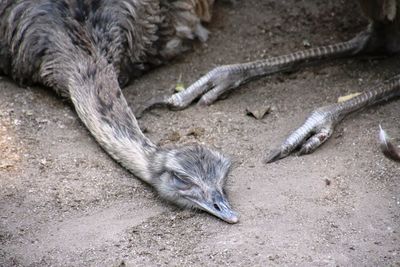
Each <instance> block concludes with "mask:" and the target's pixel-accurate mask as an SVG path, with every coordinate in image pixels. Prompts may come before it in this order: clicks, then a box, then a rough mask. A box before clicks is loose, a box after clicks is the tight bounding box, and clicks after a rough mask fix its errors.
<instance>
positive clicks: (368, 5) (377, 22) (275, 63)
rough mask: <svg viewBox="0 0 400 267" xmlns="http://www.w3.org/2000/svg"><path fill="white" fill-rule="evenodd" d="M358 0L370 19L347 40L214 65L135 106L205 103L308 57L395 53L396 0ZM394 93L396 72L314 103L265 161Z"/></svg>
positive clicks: (385, 143)
mask: <svg viewBox="0 0 400 267" xmlns="http://www.w3.org/2000/svg"><path fill="white" fill-rule="evenodd" d="M358 2H359V4H360V7H361V9H362V11H363V12H364V14H365V16H366V17H367V18H368V19H369V21H370V23H369V26H368V27H367V29H366V30H364V31H362V32H361V33H359V34H358V35H357V36H355V37H354V38H352V39H351V40H348V41H346V42H342V43H338V44H333V45H328V46H322V47H317V48H312V49H309V50H304V51H299V52H295V53H291V54H287V55H283V56H278V57H272V58H269V59H266V60H259V61H255V62H249V63H244V64H233V65H226V66H220V67H217V68H215V69H213V70H212V71H210V72H209V73H207V74H206V75H204V76H203V77H201V78H200V79H199V80H198V81H196V82H195V83H193V84H192V85H191V86H190V87H188V88H187V89H186V90H184V91H182V92H179V93H176V94H174V95H172V96H167V97H158V98H156V99H152V100H150V101H149V102H148V103H146V105H144V107H143V108H142V109H141V110H140V111H141V112H142V111H144V110H146V109H148V108H151V107H152V106H154V105H166V106H168V107H171V108H174V109H184V108H186V107H188V106H189V105H190V104H191V103H192V102H193V101H194V100H195V99H198V98H200V100H199V102H198V103H199V104H201V105H210V104H212V103H213V102H214V101H216V100H217V99H218V97H219V96H221V95H222V94H223V93H225V92H227V91H229V90H233V89H234V88H237V87H239V86H240V85H241V84H244V83H246V82H248V81H250V80H252V79H254V78H257V77H262V76H266V75H271V74H274V73H278V72H283V71H288V70H293V69H297V68H298V67H300V66H305V65H308V64H310V63H313V64H317V63H321V62H325V61H326V60H331V59H335V58H344V57H354V56H357V55H362V54H389V55H392V54H396V53H398V52H399V51H400V1H399V0H358ZM399 95H400V76H396V77H393V78H392V79H389V80H388V81H385V82H383V83H382V84H381V85H380V86H378V87H375V88H370V89H369V90H367V91H366V92H365V93H363V94H361V95H359V96H357V97H355V98H353V99H350V100H348V101H346V102H344V103H339V104H332V105H329V106H325V107H321V108H318V109H316V110H315V111H313V112H312V113H311V115H310V116H309V117H308V118H307V120H306V121H305V123H304V124H303V125H302V126H301V127H300V128H299V129H297V130H296V131H294V132H293V133H292V134H291V135H290V136H289V137H288V138H287V139H286V140H285V141H284V142H283V143H282V145H281V146H280V147H279V148H277V149H275V150H273V151H272V153H271V154H270V155H269V156H268V157H267V159H266V161H267V162H272V161H275V160H278V159H281V158H284V157H286V156H288V155H290V154H291V153H292V152H294V151H295V150H296V149H299V150H300V154H307V153H311V152H313V151H315V149H317V148H318V147H319V146H320V145H321V144H322V143H324V142H325V141H326V140H328V139H329V137H330V136H331V135H332V133H333V131H334V128H335V126H336V125H337V124H338V123H339V122H340V121H341V120H342V119H343V118H344V117H345V116H347V115H348V114H350V113H352V112H354V111H357V110H359V109H361V108H363V107H366V106H370V105H372V104H374V103H377V102H379V101H381V100H387V99H390V98H393V97H396V96H399ZM380 136H381V148H382V150H383V152H384V154H385V155H386V156H389V155H391V156H389V157H390V158H392V159H395V160H398V159H399V158H400V151H399V149H397V147H396V146H395V145H393V144H392V143H391V142H390V139H389V138H387V137H386V135H384V134H381V135H380ZM389 148H391V149H389Z"/></svg>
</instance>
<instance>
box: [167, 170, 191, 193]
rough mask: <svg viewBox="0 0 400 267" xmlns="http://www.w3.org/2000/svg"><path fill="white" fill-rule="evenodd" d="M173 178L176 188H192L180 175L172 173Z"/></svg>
mask: <svg viewBox="0 0 400 267" xmlns="http://www.w3.org/2000/svg"><path fill="white" fill-rule="evenodd" d="M171 177H172V179H173V183H174V186H175V187H176V188H178V189H180V190H187V189H189V188H190V187H191V185H190V183H189V182H188V181H186V179H182V178H181V177H180V176H179V175H178V174H176V173H174V172H172V173H171Z"/></svg>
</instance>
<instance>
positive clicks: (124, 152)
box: [67, 58, 157, 183]
mask: <svg viewBox="0 0 400 267" xmlns="http://www.w3.org/2000/svg"><path fill="white" fill-rule="evenodd" d="M73 65H74V67H73V68H71V72H70V73H69V75H68V76H69V77H68V85H67V89H68V90H69V95H70V98H71V100H72V102H73V104H74V106H75V109H76V112H77V113H78V115H79V117H80V119H81V120H82V121H83V123H84V124H85V125H86V127H87V128H88V129H89V131H90V132H91V134H92V135H93V136H94V137H95V138H96V140H97V141H98V142H99V143H100V145H101V146H102V147H103V148H104V149H105V150H106V151H107V153H108V154H110V156H111V157H112V158H114V159H115V160H116V161H118V162H119V163H121V164H122V165H123V166H124V167H125V168H127V169H128V170H129V171H131V172H132V173H133V174H135V175H136V176H138V177H139V178H141V179H142V180H144V181H145V182H148V183H150V180H151V174H150V170H151V169H150V166H149V158H150V157H151V155H152V154H153V153H154V152H155V151H156V149H157V148H156V146H155V145H154V144H153V143H152V142H151V141H150V140H149V139H148V138H146V137H145V136H144V134H143V133H142V132H141V130H140V128H139V125H138V123H137V121H136V119H135V116H134V115H133V113H132V111H131V109H130V108H129V106H128V104H127V102H126V100H125V98H124V96H123V94H122V92H121V89H120V87H119V85H118V81H117V75H116V72H115V70H114V67H113V66H112V65H110V64H108V63H107V61H106V60H105V59H103V58H99V59H95V60H90V59H89V60H88V58H86V59H85V60H82V61H80V62H75V64H73Z"/></svg>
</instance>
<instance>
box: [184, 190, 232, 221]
mask: <svg viewBox="0 0 400 267" xmlns="http://www.w3.org/2000/svg"><path fill="white" fill-rule="evenodd" d="M192 201H194V202H195V203H196V204H197V206H198V208H199V209H202V210H204V211H206V212H208V213H211V214H212V215H214V216H216V217H218V218H220V219H221V220H223V221H225V222H227V223H232V224H233V223H237V222H238V221H239V217H238V214H237V213H236V212H235V211H233V210H232V209H231V207H230V205H229V202H228V200H227V199H226V197H225V196H223V195H222V194H221V193H218V192H214V193H213V197H212V200H211V201H207V200H192Z"/></svg>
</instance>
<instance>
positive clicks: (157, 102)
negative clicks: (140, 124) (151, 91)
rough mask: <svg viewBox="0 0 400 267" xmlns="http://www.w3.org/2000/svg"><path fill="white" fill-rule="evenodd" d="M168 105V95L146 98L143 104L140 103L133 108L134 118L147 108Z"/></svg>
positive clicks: (140, 115)
mask: <svg viewBox="0 0 400 267" xmlns="http://www.w3.org/2000/svg"><path fill="white" fill-rule="evenodd" d="M168 106H170V101H169V97H165V96H156V97H153V98H151V99H149V100H147V101H146V102H145V103H144V104H142V105H140V106H139V107H138V108H136V110H135V112H134V113H135V116H136V118H140V117H142V115H143V113H144V112H145V111H147V110H150V109H153V108H155V107H168Z"/></svg>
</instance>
